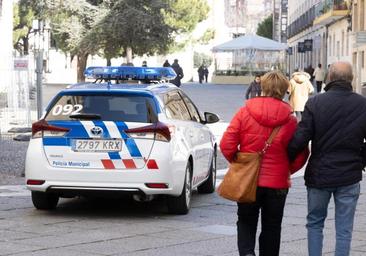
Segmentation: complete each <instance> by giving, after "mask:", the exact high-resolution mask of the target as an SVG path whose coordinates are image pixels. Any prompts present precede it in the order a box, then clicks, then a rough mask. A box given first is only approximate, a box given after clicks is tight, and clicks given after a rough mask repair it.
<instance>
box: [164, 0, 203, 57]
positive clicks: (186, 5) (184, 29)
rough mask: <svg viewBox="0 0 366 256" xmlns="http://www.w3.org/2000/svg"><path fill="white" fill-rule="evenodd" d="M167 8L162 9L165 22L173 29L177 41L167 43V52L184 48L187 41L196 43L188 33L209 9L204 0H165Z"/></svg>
mask: <svg viewBox="0 0 366 256" xmlns="http://www.w3.org/2000/svg"><path fill="white" fill-rule="evenodd" d="M165 1H166V2H167V3H168V6H169V8H168V9H165V10H163V13H164V16H165V22H166V23H167V24H169V25H170V26H171V27H172V28H173V30H174V33H173V35H174V37H178V38H179V41H178V42H177V41H173V42H172V43H171V44H170V45H169V52H174V51H178V50H182V49H184V47H185V46H186V45H187V44H189V43H196V42H197V41H194V40H193V39H192V38H191V36H190V33H191V32H192V31H193V30H194V29H195V27H196V25H197V24H198V23H199V22H201V21H203V20H205V19H206V18H207V16H208V12H209V10H210V8H209V6H208V4H207V1H206V0H165Z"/></svg>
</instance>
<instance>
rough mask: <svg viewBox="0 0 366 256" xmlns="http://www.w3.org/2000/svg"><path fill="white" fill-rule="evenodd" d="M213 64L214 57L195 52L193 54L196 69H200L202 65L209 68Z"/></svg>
mask: <svg viewBox="0 0 366 256" xmlns="http://www.w3.org/2000/svg"><path fill="white" fill-rule="evenodd" d="M211 63H212V56H210V55H208V54H205V53H198V52H194V54H193V66H194V68H198V67H199V66H201V65H202V64H204V65H205V66H207V67H209V66H211Z"/></svg>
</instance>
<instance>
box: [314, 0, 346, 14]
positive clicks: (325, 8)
mask: <svg viewBox="0 0 366 256" xmlns="http://www.w3.org/2000/svg"><path fill="white" fill-rule="evenodd" d="M346 10H348V6H347V3H346V1H344V0H324V1H321V2H320V3H318V4H317V5H316V6H315V17H320V16H322V15H324V14H326V13H328V12H330V11H346Z"/></svg>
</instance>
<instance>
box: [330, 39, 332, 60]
mask: <svg viewBox="0 0 366 256" xmlns="http://www.w3.org/2000/svg"><path fill="white" fill-rule="evenodd" d="M329 56H332V36H329Z"/></svg>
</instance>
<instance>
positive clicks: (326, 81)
mask: <svg viewBox="0 0 366 256" xmlns="http://www.w3.org/2000/svg"><path fill="white" fill-rule="evenodd" d="M329 68H330V64H328V67H327V69H326V70H325V74H324V81H323V82H324V83H325V84H327V83H328V74H329Z"/></svg>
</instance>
